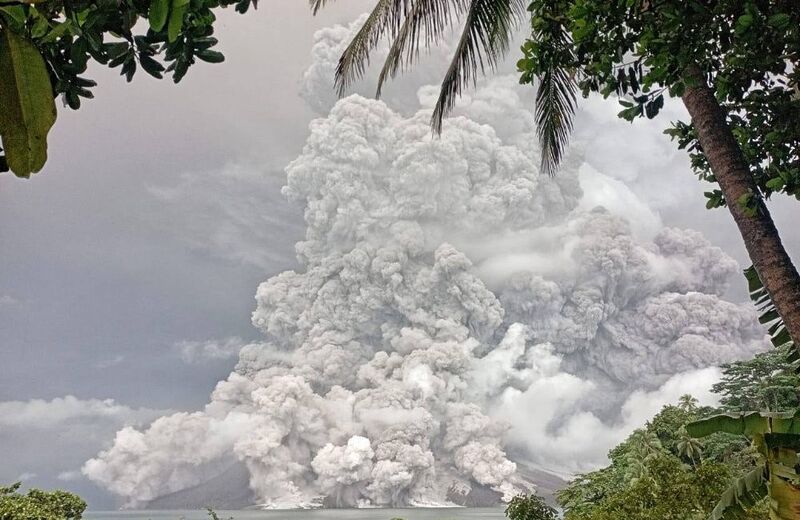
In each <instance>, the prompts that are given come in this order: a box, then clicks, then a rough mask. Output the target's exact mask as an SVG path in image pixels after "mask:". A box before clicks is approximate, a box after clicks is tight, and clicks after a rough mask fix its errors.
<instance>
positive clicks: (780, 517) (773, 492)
mask: <svg viewBox="0 0 800 520" xmlns="http://www.w3.org/2000/svg"><path fill="white" fill-rule="evenodd" d="M770 469H771V470H772V472H771V475H770V479H769V497H770V506H769V507H770V518H773V519H777V520H798V519H800V509H798V507H797V504H800V488H798V487H797V486H796V485H794V484H793V482H792V480H793V479H792V478H791V476H792V475H791V471H786V470H787V469H789V468H786V467H785V466H782V465H780V466H779V465H778V464H777V463H773V464H770ZM784 475H785V476H784ZM786 477H789V478H786Z"/></svg>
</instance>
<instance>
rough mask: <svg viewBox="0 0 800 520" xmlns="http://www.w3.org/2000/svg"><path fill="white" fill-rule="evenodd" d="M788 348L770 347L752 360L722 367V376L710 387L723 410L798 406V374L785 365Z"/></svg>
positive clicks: (735, 410)
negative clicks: (717, 397) (717, 396)
mask: <svg viewBox="0 0 800 520" xmlns="http://www.w3.org/2000/svg"><path fill="white" fill-rule="evenodd" d="M787 356H788V348H783V349H773V350H770V351H768V352H765V353H763V354H759V355H757V356H756V357H754V358H753V359H749V360H746V361H736V362H734V363H729V364H727V365H723V366H722V379H721V380H720V382H719V383H717V384H715V385H714V386H713V387H712V391H713V392H715V393H717V394H719V395H720V404H721V407H722V409H723V410H724V411H726V412H738V411H743V410H768V411H771V412H788V411H791V410H796V409H798V408H800V375H798V374H797V373H795V372H794V371H793V370H791V368H790V367H787V365H786V358H787Z"/></svg>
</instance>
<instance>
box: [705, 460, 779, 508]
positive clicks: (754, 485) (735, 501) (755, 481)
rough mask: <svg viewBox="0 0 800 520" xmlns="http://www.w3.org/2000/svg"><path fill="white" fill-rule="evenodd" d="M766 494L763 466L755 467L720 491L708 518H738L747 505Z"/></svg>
mask: <svg viewBox="0 0 800 520" xmlns="http://www.w3.org/2000/svg"><path fill="white" fill-rule="evenodd" d="M766 495H767V472H766V467H765V466H763V465H762V466H759V467H757V468H756V469H754V470H752V471H750V472H749V473H747V474H745V475H744V476H743V477H741V478H739V479H737V480H736V481H735V482H734V483H733V484H732V485H731V487H729V488H728V489H727V490H725V492H724V493H722V497H721V498H720V500H719V502H717V505H716V507H714V510H713V511H712V512H711V515H710V516H709V520H728V519H735V518H740V515H742V513H744V512H745V510H746V509H747V508H749V507H752V506H753V505H755V503H756V502H758V501H759V500H761V499H762V498H764V497H765V496H766Z"/></svg>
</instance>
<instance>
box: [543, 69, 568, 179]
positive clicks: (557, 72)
mask: <svg viewBox="0 0 800 520" xmlns="http://www.w3.org/2000/svg"><path fill="white" fill-rule="evenodd" d="M575 91H576V85H575V81H574V79H573V78H572V76H571V75H570V74H569V72H568V71H566V70H564V69H562V68H559V67H551V68H549V69H548V70H547V71H546V72H545V73H544V74H542V75H541V76H540V78H539V89H538V90H537V91H536V114H535V115H536V132H537V135H538V136H539V146H540V147H541V150H542V162H541V168H542V171H543V172H544V173H546V174H547V175H550V176H552V175H555V173H556V170H558V166H559V164H560V163H561V159H562V158H563V156H564V151H565V150H566V148H567V145H568V144H569V137H570V134H571V133H572V118H573V116H574V115H575V105H576V95H575Z"/></svg>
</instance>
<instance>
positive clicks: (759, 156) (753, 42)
mask: <svg viewBox="0 0 800 520" xmlns="http://www.w3.org/2000/svg"><path fill="white" fill-rule="evenodd" d="M528 10H529V11H530V13H531V31H532V36H531V38H529V39H528V40H527V41H526V42H525V44H524V45H523V47H522V51H523V54H524V57H523V58H522V59H521V60H520V61H519V62H518V68H519V70H520V72H521V73H522V76H521V81H522V82H523V83H532V82H533V81H534V79H535V78H537V77H539V78H541V77H547V75H548V74H554V73H555V72H557V71H563V72H565V73H566V74H565V75H564V76H565V77H564V78H563V79H562V80H561V81H559V82H558V84H557V85H556V87H554V88H552V89H551V90H553V92H554V93H555V95H560V96H561V97H564V96H568V95H570V94H571V93H573V92H574V91H576V90H579V91H580V92H581V93H582V94H583V95H584V96H587V95H588V94H589V93H591V92H598V93H600V94H602V95H603V96H605V97H608V96H610V95H611V94H616V95H617V96H619V97H620V103H621V104H622V106H623V110H622V111H621V112H620V113H619V115H620V117H622V118H625V119H627V120H633V119H635V118H637V117H647V118H651V119H652V118H654V117H655V116H656V115H657V114H658V113H659V111H660V110H661V108H662V107H663V106H664V95H665V94H669V95H671V96H675V97H679V96H681V95H682V94H683V92H684V89H685V88H686V86H687V85H689V86H693V85H694V84H695V83H697V82H701V81H706V82H708V84H709V85H711V86H712V88H713V90H714V93H715V95H716V98H717V101H718V102H719V103H720V104H721V105H722V107H723V109H724V110H725V111H726V112H727V119H728V124H729V125H730V127H731V128H732V130H733V133H734V135H735V137H736V139H737V141H738V143H739V146H740V147H741V149H742V152H743V154H744V157H745V160H746V162H747V163H748V164H749V165H750V167H751V171H752V173H753V175H754V178H755V180H756V184H757V185H758V187H759V188H760V189H761V190H762V191H763V192H764V194H765V195H767V196H769V195H770V194H771V193H773V192H784V193H787V194H789V195H793V196H795V197H798V198H800V69H798V66H797V65H798V64H800V2H797V1H796V0H737V1H733V0H533V1H531V2H530V4H529V7H528ZM543 101H544V102H547V103H548V104H549V106H552V107H554V108H553V109H552V111H553V114H552V115H551V117H552V118H553V119H554V123H553V126H554V128H556V129H558V128H559V126H561V127H563V125H564V124H565V123H569V121H570V120H571V117H572V113H573V111H574V110H573V109H572V108H571V107H570V106H569V105H568V104H565V103H563V102H561V101H559V99H558V98H557V97H556V99H555V100H553V99H552V98H550V99H545V100H543ZM667 133H668V134H669V135H671V136H672V137H673V138H674V139H676V140H677V142H678V144H679V146H680V147H681V148H686V149H688V151H689V152H690V155H691V160H692V167H693V168H694V170H695V171H696V172H697V173H698V175H699V176H700V177H701V178H702V179H705V180H709V181H714V180H715V179H714V177H713V175H712V173H711V171H710V169H709V165H708V163H707V161H706V158H705V156H704V155H703V154H702V150H701V149H700V146H699V143H698V141H697V136H696V134H695V131H694V129H693V128H692V126H691V125H690V124H687V123H682V122H676V123H674V124H673V126H672V128H671V129H669V130H668V131H667ZM554 139H555V141H556V142H557V143H560V144H564V140H563V139H560V140H559V138H558V136H556V137H555V138H554ZM706 195H707V197H708V199H709V201H708V206H709V207H716V206H721V205H724V204H725V203H726V201H725V200H724V198H723V196H722V193H721V192H720V191H719V190H714V191H712V192H708V193H707V194H706ZM739 202H740V203H744V204H747V203H748V201H739Z"/></svg>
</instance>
